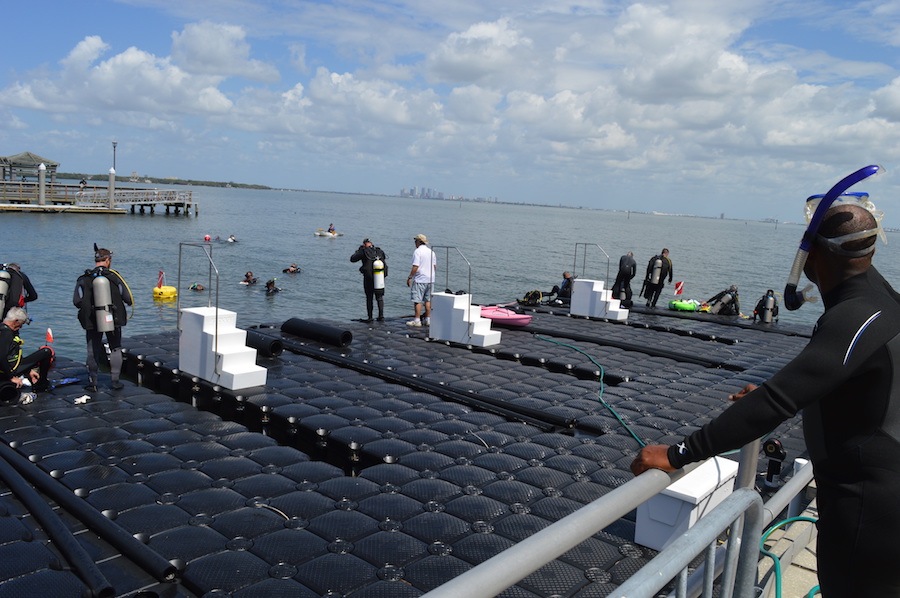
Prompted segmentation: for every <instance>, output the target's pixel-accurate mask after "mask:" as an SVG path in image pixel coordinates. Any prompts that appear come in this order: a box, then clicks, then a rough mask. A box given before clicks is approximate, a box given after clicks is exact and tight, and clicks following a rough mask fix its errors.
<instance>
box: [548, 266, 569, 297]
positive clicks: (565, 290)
mask: <svg viewBox="0 0 900 598" xmlns="http://www.w3.org/2000/svg"><path fill="white" fill-rule="evenodd" d="M574 280H575V277H574V276H572V273H571V272H569V271H568V270H566V271H565V272H563V279H562V282H561V283H559V284H558V285H556V284H555V285H553V288H552V289H551V290H550V294H551V295H556V298H555V299H553V300H552V301H551V303H552V304H555V305H568V304H569V302H570V301H571V300H572V282H573V281H574Z"/></svg>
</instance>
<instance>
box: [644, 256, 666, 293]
mask: <svg viewBox="0 0 900 598" xmlns="http://www.w3.org/2000/svg"><path fill="white" fill-rule="evenodd" d="M666 276H668V277H669V282H672V260H670V259H669V250H668V249H663V250H662V251H661V252H660V253H659V255H654V256H653V257H651V258H650V261H649V262H647V277H646V278H645V280H644V297H645V298H646V299H647V307H656V302H657V301H658V300H659V294H660V293H662V290H663V287H664V286H666Z"/></svg>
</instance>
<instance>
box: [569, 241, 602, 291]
mask: <svg viewBox="0 0 900 598" xmlns="http://www.w3.org/2000/svg"><path fill="white" fill-rule="evenodd" d="M589 246H593V247H596V248H597V249H599V250H600V251H601V252H602V253H603V255H605V256H606V279H605V281H604V282H605V283H606V284H607V285H609V263H610V257H609V254H608V253H606V251H604V249H603V248H602V247H600V246H599V245H597V244H596V243H575V257H574V259H573V260H572V273H573V274H574V273H575V272H576V271H577V269H578V248H579V247H581V276H582V277H584V272H585V269H586V268H587V248H588V247H589Z"/></svg>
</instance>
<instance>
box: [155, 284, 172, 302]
mask: <svg viewBox="0 0 900 598" xmlns="http://www.w3.org/2000/svg"><path fill="white" fill-rule="evenodd" d="M177 296H178V290H177V289H176V288H175V287H167V286H161V287H159V286H157V287H153V298H154V299H174V298H175V297H177Z"/></svg>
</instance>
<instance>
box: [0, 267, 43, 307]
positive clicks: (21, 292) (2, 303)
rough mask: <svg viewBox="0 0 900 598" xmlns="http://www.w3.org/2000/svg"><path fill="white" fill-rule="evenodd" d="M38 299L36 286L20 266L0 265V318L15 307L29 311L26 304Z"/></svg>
mask: <svg viewBox="0 0 900 598" xmlns="http://www.w3.org/2000/svg"><path fill="white" fill-rule="evenodd" d="M37 298H38V294H37V291H35V290H34V285H32V284H31V280H29V278H28V276H27V275H26V274H25V273H24V272H22V269H21V268H20V267H19V264H15V263H9V264H3V265H0V308H2V309H3V313H0V318H2V317H3V316H5V315H6V312H8V311H9V310H10V308H13V307H22V308H25V309H27V306H26V305H25V304H26V303H30V302H32V301H34V300H35V299H37Z"/></svg>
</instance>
